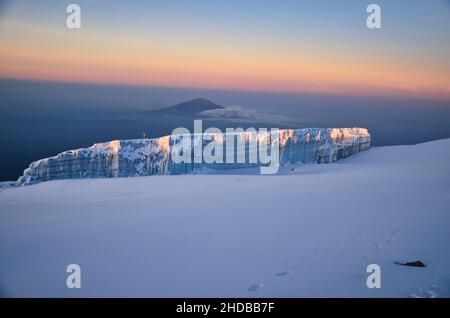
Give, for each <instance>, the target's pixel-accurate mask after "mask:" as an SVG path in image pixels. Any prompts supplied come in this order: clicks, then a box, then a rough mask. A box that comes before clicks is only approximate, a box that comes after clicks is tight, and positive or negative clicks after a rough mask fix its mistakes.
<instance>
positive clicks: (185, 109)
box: [154, 98, 225, 116]
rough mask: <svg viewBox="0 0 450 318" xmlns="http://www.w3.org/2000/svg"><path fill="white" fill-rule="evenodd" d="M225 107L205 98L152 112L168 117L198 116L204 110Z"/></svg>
mask: <svg viewBox="0 0 450 318" xmlns="http://www.w3.org/2000/svg"><path fill="white" fill-rule="evenodd" d="M224 108H225V107H223V106H221V105H217V104H215V103H213V102H211V101H210V100H207V99H205V98H195V99H192V100H190V101H187V102H183V103H180V104H177V105H174V106H170V107H166V108H161V109H157V110H155V111H154V112H157V113H160V114H168V115H169V114H170V115H185V116H194V115H198V114H200V113H201V112H203V111H205V110H212V109H224Z"/></svg>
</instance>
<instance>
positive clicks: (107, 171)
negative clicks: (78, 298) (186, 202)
mask: <svg viewBox="0 0 450 318" xmlns="http://www.w3.org/2000/svg"><path fill="white" fill-rule="evenodd" d="M210 135H212V139H215V138H223V137H221V136H218V135H214V134H210ZM234 135H235V137H234V138H235V146H236V145H237V141H238V139H240V140H243V141H245V143H246V152H247V153H248V149H249V147H251V145H252V144H251V142H249V140H251V139H252V138H266V137H267V133H262V132H261V133H258V135H256V136H253V135H252V134H251V133H249V132H243V133H235V134H234ZM186 137H187V138H186ZM172 139H173V138H170V136H165V137H161V138H156V139H136V140H115V141H111V142H107V143H100V144H95V145H93V146H92V147H89V148H83V149H77V150H69V151H65V152H63V153H61V154H59V155H57V156H55V157H51V158H46V159H42V160H38V161H35V162H33V163H31V165H30V166H29V167H28V168H27V169H26V170H25V171H24V174H23V176H21V177H20V178H19V180H18V181H17V184H18V185H27V184H34V183H38V182H42V181H48V180H57V179H78V178H112V177H134V176H148V175H167V174H185V173H190V172H192V171H197V170H202V169H204V168H209V169H219V170H224V169H225V170H226V169H235V168H246V167H254V166H260V164H259V163H258V162H257V163H249V162H246V163H235V164H222V163H219V164H204V163H200V164H199V163H196V164H195V163H182V164H175V163H174V162H173V161H172V160H171V156H170V153H171V148H172V147H181V145H182V143H183V142H186V140H188V141H189V142H190V144H191V152H192V153H193V147H194V144H195V142H196V141H197V140H198V139H196V138H195V135H193V134H192V135H188V136H186V135H179V136H178V137H177V138H176V139H175V140H172ZM279 139H280V163H281V164H282V165H284V164H286V163H298V162H302V163H311V162H317V163H329V162H334V161H336V160H338V159H340V158H345V157H348V156H350V155H352V154H354V153H357V152H360V151H363V150H366V149H368V148H369V147H370V134H369V133H368V132H367V130H366V129H364V128H307V129H296V130H281V131H280V137H279ZM208 143H209V141H203V145H202V146H203V147H204V146H205V145H206V144H208ZM235 149H236V148H235ZM223 156H224V158H225V156H226V153H225V151H224V154H223ZM224 161H225V160H224Z"/></svg>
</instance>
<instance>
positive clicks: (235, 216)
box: [0, 139, 450, 297]
mask: <svg viewBox="0 0 450 318" xmlns="http://www.w3.org/2000/svg"><path fill="white" fill-rule="evenodd" d="M256 171H257V172H256V173H259V170H256ZM241 172H245V173H243V174H240V175H236V173H237V171H228V172H226V173H227V174H222V175H181V176H151V177H141V178H118V179H83V180H64V181H50V182H44V183H41V184H37V185H33V186H25V187H20V188H4V189H1V190H0V293H1V294H2V296H63V297H71V296H113V297H114V296H149V297H170V296H174V297H205V296H206V297H222V296H223V297H229V296H233V297H234V296H243V297H298V296H299V297H304V296H308V297H309V296H319V297H325V296H326V297H380V296H387V297H414V296H419V297H433V296H438V297H439V296H440V297H449V296H450V248H449V246H450V209H449V206H450V139H447V140H440V141H435V142H431V143H426V144H420V145H415V146H395V147H381V148H372V149H370V150H368V151H366V152H363V153H360V154H357V155H355V156H353V157H350V158H348V159H345V160H342V161H339V162H337V163H333V164H326V165H303V166H300V165H296V166H289V167H283V168H282V169H281V171H280V173H279V174H278V175H273V176H263V175H259V174H252V172H253V171H252V170H247V171H241ZM415 260H421V261H422V262H424V263H425V264H426V265H427V267H426V268H416V267H404V266H399V265H396V264H394V261H415ZM72 263H76V264H79V265H80V266H81V289H68V288H67V287H66V277H67V275H68V274H67V273H66V266H67V265H68V264H72ZM372 263H375V264H378V265H380V267H381V289H369V288H367V286H366V278H367V277H368V275H369V274H368V273H366V267H367V265H369V264H372Z"/></svg>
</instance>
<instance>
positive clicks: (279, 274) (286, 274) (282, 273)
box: [275, 271, 293, 276]
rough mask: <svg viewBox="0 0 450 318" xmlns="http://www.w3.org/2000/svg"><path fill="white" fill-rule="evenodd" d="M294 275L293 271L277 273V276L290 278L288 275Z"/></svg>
mask: <svg viewBox="0 0 450 318" xmlns="http://www.w3.org/2000/svg"><path fill="white" fill-rule="evenodd" d="M292 273H293V271H284V272H279V273H276V274H275V276H288V275H291V274H292Z"/></svg>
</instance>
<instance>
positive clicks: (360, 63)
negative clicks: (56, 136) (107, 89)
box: [0, 0, 450, 100]
mask: <svg viewBox="0 0 450 318" xmlns="http://www.w3.org/2000/svg"><path fill="white" fill-rule="evenodd" d="M0 1H1V0H0ZM70 3H77V4H79V5H80V7H81V28H80V29H69V28H67V26H66V19H67V16H68V15H69V14H68V13H66V7H67V6H68V5H69V4H70ZM370 3H377V4H378V5H379V6H380V7H381V19H382V28H381V29H376V30H373V29H368V28H367V26H366V19H367V16H368V13H366V7H367V5H369V4H370ZM449 34H450V1H448V0H431V1H423V0H412V1H405V0H386V1H381V0H376V1H375V0H372V1H363V0H346V1H335V0H329V1H325V0H310V1H300V0H295V1H294V0H285V1H279V0H278V1H276V0H272V1H268V0H245V1H242V0H227V1H219V0H217V1H211V0H190V1H186V0H161V1H137V0H128V1H120V0H77V1H75V0H71V1H62V0H54V1H48V0H40V1H22V0H15V1H14V0H11V1H8V0H6V1H1V4H0V43H1V47H0V78H14V79H31V80H42V81H58V82H83V83H108V84H122V85H140V86H141V85H144V86H146V85H148V86H168V87H194V88H211V89H225V90H226V89H230V90H251V91H253V90H254V91H275V92H308V93H319V94H344V95H377V96H379V95H382V96H384V95H386V96H391V95H394V96H397V95H398V96H408V97H411V96H413V97H414V96H417V97H426V98H436V99H444V100H450V41H449Z"/></svg>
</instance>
